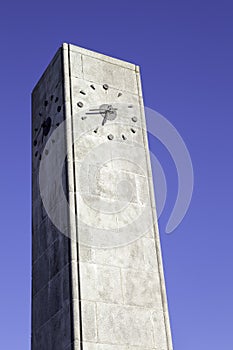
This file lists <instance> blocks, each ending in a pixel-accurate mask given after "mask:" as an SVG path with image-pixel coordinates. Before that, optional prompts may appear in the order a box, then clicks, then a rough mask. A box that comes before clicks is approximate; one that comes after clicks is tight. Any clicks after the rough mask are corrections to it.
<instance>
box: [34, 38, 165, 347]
mask: <svg viewBox="0 0 233 350" xmlns="http://www.w3.org/2000/svg"><path fill="white" fill-rule="evenodd" d="M32 143H33V146H32V147H33V150H32V167H33V202H32V206H33V208H32V209H33V239H32V244H33V247H32V248H33V257H32V259H33V261H32V264H33V265H32V350H82V349H84V350H152V349H154V350H172V340H171V333H170V325H169V317H168V308H167V300H166V291H165V284H164V275H163V267H162V260H161V251H160V243H159V233H158V227H157V222H156V212H155V204H154V194H153V182H152V173H151V168H150V158H149V150H148V144H147V133H146V126H145V116H144V107H143V99H142V90H141V83H140V73H139V67H138V66H135V65H134V64H131V63H128V62H124V61H121V60H117V59H114V58H111V57H107V56H105V55H102V54H99V53H96V52H92V51H89V50H85V49H82V48H80V47H77V46H74V45H68V44H63V45H62V47H61V48H60V49H59V50H58V52H57V54H56V55H55V57H54V58H53V60H52V61H51V63H50V64H49V66H48V68H47V69H46V71H45V73H44V74H43V76H42V77H41V79H40V80H39V82H38V84H37V85H36V87H35V89H34V90H33V93H32Z"/></svg>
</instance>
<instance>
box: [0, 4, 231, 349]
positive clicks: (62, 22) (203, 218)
mask: <svg viewBox="0 0 233 350" xmlns="http://www.w3.org/2000/svg"><path fill="white" fill-rule="evenodd" d="M0 16H1V20H0V40H1V52H2V53H1V58H0V59H1V64H0V74H1V75H0V76H1V127H0V130H1V137H0V157H1V178H0V179H1V181H0V187H1V204H0V205H1V245H0V276H1V287H0V349H4V350H12V349H20V350H21V349H29V348H30V278H31V277H30V269H31V267H30V261H31V238H30V235H31V231H30V230H31V221H30V215H31V214H30V205H31V204H30V147H31V146H30V93H31V90H32V88H33V86H34V85H35V83H36V82H37V80H38V79H39V77H40V75H41V73H42V72H43V70H44V69H45V68H46V66H47V64H48V63H49V61H50V59H51V58H52V56H53V55H54V53H55V52H56V50H57V48H58V47H59V46H60V45H61V43H62V42H71V43H74V44H77V45H79V46H83V47H85V48H89V49H92V50H95V51H99V52H101V53H105V54H107V55H110V56H113V57H117V58H120V59H123V60H127V61H132V62H135V63H137V64H139V65H140V66H141V74H142V82H143V88H144V101H145V105H146V106H148V107H150V108H153V109H155V110H156V111H158V112H160V113H161V114H162V115H164V116H165V117H166V118H167V119H168V120H169V121H170V122H171V123H172V124H173V125H174V126H175V127H176V129H177V130H178V131H179V132H180V134H181V135H182V137H183V139H184V141H185V143H186V146H187V147H188V149H189V152H190V155H191V158H192V162H193V167H194V175H195V188H194V193H193V199H192V202H191V206H190V208H189V211H188V213H187V215H186V217H185V218H184V220H183V222H182V223H181V225H180V226H179V227H178V228H177V229H176V230H175V231H174V232H173V233H172V234H171V235H167V234H165V226H166V223H167V220H168V218H169V215H170V212H171V210H172V207H173V205H174V201H175V198H176V193H177V177H176V171H175V167H174V164H173V162H172V159H171V158H170V156H169V154H168V153H167V151H166V150H165V148H164V147H163V145H161V144H160V143H159V142H158V141H156V140H155V139H154V138H153V137H150V138H149V141H150V147H151V149H152V151H153V152H154V153H155V154H156V156H157V158H158V159H159V161H160V162H161V164H162V165H163V169H164V171H165V173H166V176H167V181H168V198H167V203H166V207H165V210H164V212H163V214H162V216H161V218H160V231H161V243H162V248H163V257H164V267H165V276H166V281H167V293H168V300H169V308H170V317H171V325H172V332H173V340H174V349H175V350H197V349H198V350H206V349H211V350H219V349H231V348H233V332H232V313H233V302H232V295H233V280H232V268H233V259H232V246H233V235H232V223H231V220H232V207H233V205H232V198H233V186H232V179H233V176H232V175H233V164H232V149H233V137H232V130H233V113H232V110H233V108H232V107H233V102H232V101H233V99H232V93H233V68H232V66H233V64H232V62H233V3H232V1H230V0H221V1H216V0H212V1H210V0H202V1H200V0H195V1H194V0H189V1H187V0H176V1H172V0H153V1H152V0H147V1H141V2H139V1H131V0H129V1H123V0H118V1H116V2H111V1H106V0H98V1H95V0H92V1H89V0H87V1H73V0H71V1H70V0H68V1H67V2H64V1H60V0H57V1H51V0H47V1H45V0H41V1H39V2H35V3H34V2H32V1H24V0H22V1H16V0H11V1H10V0H9V1H8V2H4V3H3V4H2V6H1V14H0Z"/></svg>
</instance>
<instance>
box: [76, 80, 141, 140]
mask: <svg viewBox="0 0 233 350" xmlns="http://www.w3.org/2000/svg"><path fill="white" fill-rule="evenodd" d="M72 99H73V118H74V125H75V129H76V133H77V134H81V133H85V132H90V134H91V133H94V134H95V135H96V136H99V137H104V136H105V138H106V139H107V140H109V141H112V140H115V141H118V142H120V141H121V142H126V141H127V142H132V141H133V140H134V141H135V142H139V143H142V141H143V138H142V131H141V118H140V113H141V110H140V104H139V98H138V96H137V95H134V94H131V93H128V92H124V91H119V90H118V89H115V88H114V87H110V86H109V85H108V84H103V85H100V84H94V83H88V82H87V81H84V80H82V79H75V80H74V83H73V96H72ZM74 101H75V102H76V101H77V102H76V103H74ZM97 143H98V141H97Z"/></svg>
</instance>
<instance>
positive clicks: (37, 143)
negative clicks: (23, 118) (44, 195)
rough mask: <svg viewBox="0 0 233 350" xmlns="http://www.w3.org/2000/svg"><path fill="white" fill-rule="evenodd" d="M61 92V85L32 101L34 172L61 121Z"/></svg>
mask: <svg viewBox="0 0 233 350" xmlns="http://www.w3.org/2000/svg"><path fill="white" fill-rule="evenodd" d="M41 90H42V89H41ZM61 91H62V90H61V84H60V85H58V86H57V87H56V88H55V90H54V92H53V93H51V94H47V95H44V91H43V90H42V91H41V94H38V95H39V98H38V99H35V100H34V101H33V102H34V103H35V105H34V106H33V114H34V118H33V130H32V135H33V136H32V137H33V139H32V145H33V158H34V161H33V169H34V170H35V168H37V167H38V165H39V162H40V160H41V157H42V152H43V150H44V146H45V144H46V142H47V140H48V139H49V137H50V136H51V134H52V132H53V131H54V129H55V128H57V127H58V126H59V125H60V124H61V122H62V121H63V118H64V117H63V99H62V93H61ZM54 142H55V141H54ZM46 153H48V150H46Z"/></svg>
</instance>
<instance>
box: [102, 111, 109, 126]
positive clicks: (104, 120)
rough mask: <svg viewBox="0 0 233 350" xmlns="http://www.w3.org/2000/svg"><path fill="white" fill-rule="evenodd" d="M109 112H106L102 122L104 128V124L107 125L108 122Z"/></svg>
mask: <svg viewBox="0 0 233 350" xmlns="http://www.w3.org/2000/svg"><path fill="white" fill-rule="evenodd" d="M107 112H108V111H107V110H106V111H105V115H104V119H103V121H102V126H104V124H105V123H106V121H107Z"/></svg>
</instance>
